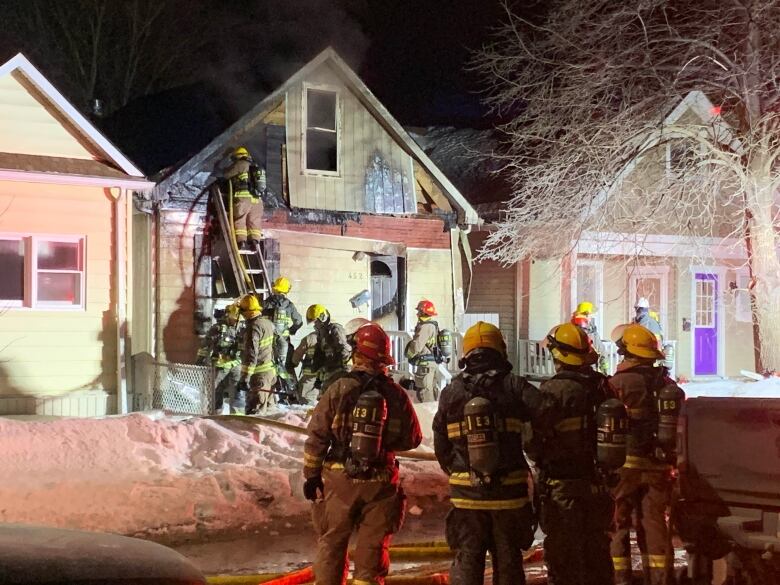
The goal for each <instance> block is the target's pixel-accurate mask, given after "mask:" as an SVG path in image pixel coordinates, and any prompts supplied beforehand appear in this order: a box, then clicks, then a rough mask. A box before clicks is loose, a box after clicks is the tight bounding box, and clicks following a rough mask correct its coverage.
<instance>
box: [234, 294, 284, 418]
mask: <svg viewBox="0 0 780 585" xmlns="http://www.w3.org/2000/svg"><path fill="white" fill-rule="evenodd" d="M239 308H240V309H241V315H242V316H243V317H244V319H245V320H246V333H245V334H244V350H243V352H242V353H241V378H240V380H239V383H238V388H239V392H245V393H246V414H256V413H257V411H258V409H262V410H265V409H266V408H267V406H269V405H270V404H271V403H272V400H271V399H272V394H273V387H274V384H275V383H276V369H275V367H274V350H273V343H274V325H273V323H271V321H270V319H268V318H267V317H264V316H263V315H262V310H263V308H262V305H261V304H260V301H259V300H258V298H257V297H256V296H255V295H253V294H247V295H244V296H243V297H241V301H240V302H239Z"/></svg>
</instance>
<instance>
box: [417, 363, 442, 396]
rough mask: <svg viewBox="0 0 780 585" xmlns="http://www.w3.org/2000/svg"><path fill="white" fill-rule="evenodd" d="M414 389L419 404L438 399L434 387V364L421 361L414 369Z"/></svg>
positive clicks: (436, 389)
mask: <svg viewBox="0 0 780 585" xmlns="http://www.w3.org/2000/svg"><path fill="white" fill-rule="evenodd" d="M414 388H415V390H416V391H417V398H418V399H419V400H420V402H434V401H436V400H438V398H439V392H438V388H437V387H436V362H432V361H421V362H419V363H418V364H417V366H416V367H415V369H414Z"/></svg>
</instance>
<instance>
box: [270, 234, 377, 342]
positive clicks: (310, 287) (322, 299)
mask: <svg viewBox="0 0 780 585" xmlns="http://www.w3.org/2000/svg"><path fill="white" fill-rule="evenodd" d="M353 254H354V252H351V251H348V250H333V249H330V248H314V247H310V246H300V245H296V244H289V243H286V242H282V243H281V244H280V255H281V272H280V273H281V274H284V275H285V276H287V278H289V279H290V281H291V282H292V290H291V292H290V295H289V296H290V300H291V301H292V302H294V303H295V306H296V307H297V308H298V311H300V313H301V316H302V317H304V321H305V313H306V309H307V307H309V305H314V304H321V305H324V306H325V308H326V309H328V311H329V312H330V315H331V318H332V319H333V320H334V321H335V322H336V323H340V324H342V325H344V324H345V323H346V322H347V321H349V320H350V319H354V318H355V317H365V318H366V319H370V317H371V316H370V315H369V312H368V311H369V307H368V305H366V306H363V307H361V308H360V309H359V310H358V309H353V308H352V305H350V304H349V299H350V297H352V296H353V295H355V294H357V293H359V292H360V291H362V290H364V289H368V290H370V289H371V275H370V270H369V260H370V257H369V256H365V257H364V258H362V259H361V260H358V261H355V260H353V259H352V256H353ZM311 329H312V328H311V326H309V325H304V327H303V329H302V330H301V331H300V332H299V333H298V335H296V336H295V338H294V343H296V345H297V342H298V341H299V340H300V339H302V338H303V336H304V335H306V334H307V333H308V332H309V331H311Z"/></svg>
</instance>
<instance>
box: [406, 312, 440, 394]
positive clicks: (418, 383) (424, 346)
mask: <svg viewBox="0 0 780 585" xmlns="http://www.w3.org/2000/svg"><path fill="white" fill-rule="evenodd" d="M436 315H438V313H437V312H436V307H435V306H434V304H433V303H432V302H431V301H428V300H422V301H420V302H419V303H417V325H416V326H415V328H414V334H413V335H412V339H411V341H409V343H408V344H407V345H406V348H405V350H404V353H405V354H406V357H407V359H408V360H409V363H410V364H412V365H413V366H414V389H415V392H416V393H417V399H418V400H419V401H420V402H432V401H434V400H436V399H437V398H438V388H437V386H436V370H437V366H436V364H437V362H438V361H439V359H440V358H438V356H437V351H438V346H437V344H438V337H439V324H438V323H437V322H436V321H435V320H434V319H433V318H434V317H435V316H436Z"/></svg>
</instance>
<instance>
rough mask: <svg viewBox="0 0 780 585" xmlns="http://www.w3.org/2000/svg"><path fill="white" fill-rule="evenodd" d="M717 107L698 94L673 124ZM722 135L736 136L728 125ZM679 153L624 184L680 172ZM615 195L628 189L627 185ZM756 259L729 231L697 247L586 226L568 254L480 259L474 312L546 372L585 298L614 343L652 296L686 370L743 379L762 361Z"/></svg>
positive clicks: (638, 168) (637, 167) (481, 235)
mask: <svg viewBox="0 0 780 585" xmlns="http://www.w3.org/2000/svg"><path fill="white" fill-rule="evenodd" d="M711 112H713V104H712V103H711V102H710V101H709V99H708V98H707V97H706V96H705V95H704V94H703V93H701V92H698V91H694V92H691V93H690V94H689V95H687V96H686V97H685V98H684V99H682V100H681V101H680V102H679V103H678V104H677V106H676V107H675V108H674V109H673V110H672V111H671V112H670V113H669V114H668V116H667V117H666V119H665V121H664V123H665V124H666V125H671V124H675V123H678V122H679V123H687V122H689V121H690V122H693V123H695V124H702V125H703V124H712V123H713V121H712V114H711ZM716 123H717V124H725V123H724V122H716ZM722 134H723V135H724V136H728V132H727V127H726V126H724V128H723V132H722ZM678 155H679V153H674V152H672V150H671V147H670V145H669V144H668V143H667V144H662V145H659V146H658V147H657V148H655V149H653V150H650V152H649V153H648V154H647V155H646V156H645V157H642V158H641V159H637V160H634V161H632V162H631V163H630V164H629V165H627V167H626V168H625V169H624V170H623V172H622V173H621V175H622V176H621V177H620V181H621V183H619V184H622V185H624V186H626V185H629V184H631V183H632V182H633V183H636V182H642V181H654V180H657V177H656V176H653V173H658V172H670V171H671V170H672V167H673V165H674V164H675V160H674V157H675V156H678ZM650 158H652V160H649V161H648V160H644V159H650ZM644 163H648V164H644ZM626 191H627V189H626ZM611 197H628V195H626V194H625V193H624V192H623V190H617V192H615V193H613V194H612V195H611ZM489 230H490V225H489V224H488V225H486V226H484V228H483V231H475V232H472V234H471V235H470V236H469V237H470V239H471V244H472V247H473V248H474V249H475V250H476V249H478V248H479V247H480V246H481V245H482V243H483V242H484V239H485V237H486V235H487V232H488V231H489ZM626 231H627V230H626ZM716 233H717V231H716ZM746 263H747V257H746V254H745V250H744V247H743V245H742V243H741V242H739V241H724V239H723V238H717V237H711V238H698V239H697V245H696V246H693V245H692V244H691V241H690V239H685V238H682V237H680V236H678V235H676V234H669V233H656V234H628V233H617V230H616V233H584V234H583V235H582V237H581V238H580V239H579V241H578V242H576V243H573V249H572V252H571V253H570V254H569V255H567V256H566V257H565V258H563V259H562V260H558V259H556V260H535V261H528V260H526V261H524V262H521V263H519V264H518V265H517V266H514V267H511V268H503V267H501V266H500V265H499V264H497V263H495V262H492V261H485V262H478V263H476V264H475V265H474V282H475V283H480V286H471V292H470V296H469V303H468V306H467V307H466V311H467V313H466V316H467V319H468V317H469V315H470V314H480V315H481V316H483V317H485V315H484V314H485V313H487V314H488V315H487V318H488V319H489V320H493V321H494V322H496V323H497V324H498V325H499V326H500V327H501V328H502V330H503V332H504V334H505V335H506V336H507V337H510V338H514V339H517V340H518V343H517V344H516V349H515V353H514V355H515V363H516V365H517V367H518V369H519V370H520V371H522V372H527V373H531V374H541V373H549V367H550V365H551V364H550V363H549V361H547V360H545V359H544V355H543V354H544V352H543V351H542V350H541V349H540V348H539V347H538V342H539V341H540V340H542V339H544V338H545V336H546V335H547V333H548V332H549V330H550V329H551V327H553V326H554V325H555V324H557V323H560V322H563V321H567V320H568V319H569V318H570V317H571V314H572V311H573V310H574V308H575V307H576V305H577V303H578V302H580V301H590V302H592V303H594V304H595V305H596V306H597V307H598V309H599V310H598V312H597V313H596V316H595V319H596V323H597V325H598V329H599V331H600V332H601V337H602V338H603V339H605V340H609V335H610V332H611V331H612V329H613V328H614V327H615V326H616V325H618V324H621V323H625V322H628V321H630V320H631V319H633V317H634V314H635V310H634V305H635V303H636V301H637V300H638V299H639V298H640V297H645V298H647V299H648V300H649V302H650V307H651V310H654V311H656V312H657V313H658V315H659V320H660V323H661V326H662V328H663V332H664V342H665V343H668V344H669V345H671V346H672V351H674V362H675V373H676V374H677V375H678V376H679V375H681V376H684V377H686V378H688V379H706V378H709V377H729V376H739V375H740V370H743V369H747V370H753V369H754V368H755V356H754V343H753V328H752V317H751V311H750V299H749V293H748V291H747V285H748V273H747V268H746ZM606 348H607V351H608V352H610V360H611V365H612V367H614V365H615V363H616V362H617V355H616V354H615V347H614V345H613V344H611V343H607V344H606Z"/></svg>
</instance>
